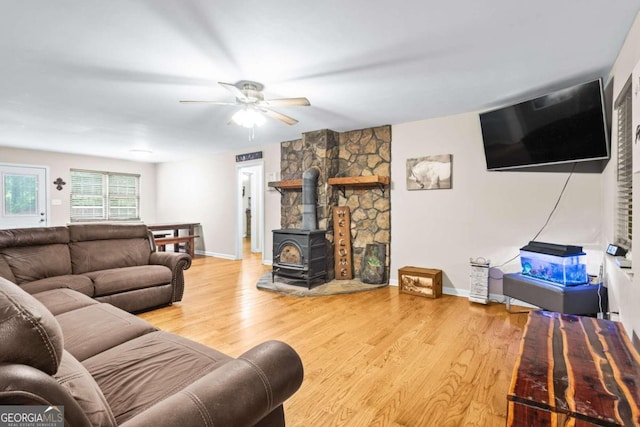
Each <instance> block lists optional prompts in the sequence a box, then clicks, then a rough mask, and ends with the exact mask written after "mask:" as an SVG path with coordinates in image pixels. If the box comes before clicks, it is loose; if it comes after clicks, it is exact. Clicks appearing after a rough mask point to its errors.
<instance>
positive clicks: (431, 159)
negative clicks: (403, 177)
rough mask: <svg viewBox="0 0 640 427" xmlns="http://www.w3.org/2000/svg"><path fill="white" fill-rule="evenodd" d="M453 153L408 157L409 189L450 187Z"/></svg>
mask: <svg viewBox="0 0 640 427" xmlns="http://www.w3.org/2000/svg"><path fill="white" fill-rule="evenodd" d="M452 157H453V156H452V155H451V154H440V155H437V156H427V157H419V158H416V159H407V190H435V189H450V188H451V174H452V173H453V168H452V165H451V160H452Z"/></svg>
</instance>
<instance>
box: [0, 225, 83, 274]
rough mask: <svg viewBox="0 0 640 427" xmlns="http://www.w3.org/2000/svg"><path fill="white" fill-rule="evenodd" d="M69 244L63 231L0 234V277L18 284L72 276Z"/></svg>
mask: <svg viewBox="0 0 640 427" xmlns="http://www.w3.org/2000/svg"><path fill="white" fill-rule="evenodd" d="M68 243H69V230H68V229H67V228H66V227H42V228H20V229H13V230H0V257H1V258H2V261H0V276H1V277H4V278H5V279H7V280H10V281H12V282H14V283H17V284H21V283H23V282H32V281H34V280H39V279H46V278H48V277H55V276H63V275H66V274H71V257H70V256H69V247H68ZM7 267H8V268H7ZM9 270H10V273H9Z"/></svg>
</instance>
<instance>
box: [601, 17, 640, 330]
mask: <svg viewBox="0 0 640 427" xmlns="http://www.w3.org/2000/svg"><path fill="white" fill-rule="evenodd" d="M638 61H640V14H638V15H637V16H636V20H635V22H634V24H633V26H632V27H631V30H630V31H629V34H628V35H627V38H626V41H625V43H624V44H623V46H622V49H621V50H620V53H619V54H618V58H617V59H616V62H615V64H614V66H613V68H612V70H611V77H613V99H614V102H615V99H616V98H617V97H618V95H619V94H620V90H621V89H622V88H623V86H624V84H625V83H626V82H627V79H628V78H629V75H631V72H632V70H633V68H634V66H635V65H636V64H637V63H638ZM639 84H640V83H639V82H638V81H635V82H633V89H632V93H633V91H635V90H636V88H637V87H638V85H639ZM632 102H633V105H632V107H633V109H636V108H640V95H637V94H633V95H632ZM634 114H635V113H634ZM616 118H617V115H616V113H615V112H614V116H613V123H614V126H615V123H616ZM612 134H613V135H615V134H616V132H615V128H614V129H613V131H612ZM615 144H616V138H615V137H612V148H613V149H612V151H613V153H612V158H611V161H610V162H609V165H608V166H607V168H606V169H605V171H604V173H603V182H604V189H605V190H604V194H603V200H604V202H603V204H604V207H605V208H604V211H603V223H602V230H603V245H604V244H606V243H611V242H613V240H614V239H613V236H614V224H615V221H614V205H615V200H616V192H615V191H616V160H617V156H616V152H615ZM639 161H640V159H637V158H634V159H633V162H634V163H635V164H637V162H639ZM633 188H634V193H635V194H640V191H638V189H640V174H638V173H636V174H634V176H633ZM639 199H640V198H639V197H634V200H633V205H634V206H633V212H634V215H633V216H634V218H633V222H634V223H635V224H640V222H639V221H640V200H639ZM633 242H634V243H633V244H634V246H635V252H636V253H639V252H640V251H639V250H638V247H639V245H640V227H637V226H636V227H635V228H634V230H633ZM638 258H640V257H639V256H638V255H636V261H635V266H634V270H635V271H638V265H639V264H640V259H638ZM609 261H610V262H608V263H607V269H608V274H607V279H608V283H607V286H608V288H609V298H610V300H611V302H610V309H611V310H612V311H619V313H620V320H621V321H622V323H623V324H624V327H625V330H626V331H627V333H628V334H629V335H631V334H632V333H633V331H635V332H636V334H640V310H638V304H639V303H640V275H639V274H637V273H636V274H635V276H634V279H633V280H630V279H629V278H628V277H627V275H626V274H625V273H624V272H622V271H620V270H619V269H618V267H617V266H616V265H615V264H614V263H613V262H612V261H611V260H609Z"/></svg>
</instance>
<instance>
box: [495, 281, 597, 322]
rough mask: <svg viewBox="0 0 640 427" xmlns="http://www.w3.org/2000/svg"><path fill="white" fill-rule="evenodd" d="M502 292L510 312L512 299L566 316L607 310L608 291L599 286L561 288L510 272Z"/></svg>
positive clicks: (503, 283) (503, 284)
mask: <svg viewBox="0 0 640 427" xmlns="http://www.w3.org/2000/svg"><path fill="white" fill-rule="evenodd" d="M502 293H503V294H504V296H505V297H507V311H511V298H515V299H517V300H520V301H523V302H526V303H528V304H533V305H535V306H538V307H540V308H542V309H544V310H549V311H556V312H558V313H565V314H583V315H590V314H597V313H600V312H606V311H607V301H608V300H607V288H605V287H604V286H602V285H601V284H600V285H577V286H561V285H557V284H554V283H552V282H548V281H546V280H540V279H536V278H534V277H528V276H525V275H523V274H520V273H510V274H505V275H504V276H503V282H502Z"/></svg>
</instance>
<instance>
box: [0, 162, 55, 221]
mask: <svg viewBox="0 0 640 427" xmlns="http://www.w3.org/2000/svg"><path fill="white" fill-rule="evenodd" d="M0 166H8V167H14V168H32V169H44V183H43V185H42V188H43V189H44V204H45V205H44V206H43V209H44V222H43V223H42V227H49V224H50V223H51V212H50V208H51V191H49V180H50V176H51V173H50V168H49V166H45V165H29V164H26V163H8V162H0ZM1 186H2V182H0V187H1ZM2 191H3V192H4V189H2Z"/></svg>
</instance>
